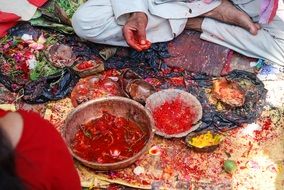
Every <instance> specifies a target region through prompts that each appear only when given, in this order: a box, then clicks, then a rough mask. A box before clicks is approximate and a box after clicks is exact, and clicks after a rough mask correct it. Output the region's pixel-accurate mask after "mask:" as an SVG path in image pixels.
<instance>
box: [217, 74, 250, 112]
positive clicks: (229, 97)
mask: <svg viewBox="0 0 284 190" xmlns="http://www.w3.org/2000/svg"><path fill="white" fill-rule="evenodd" d="M212 94H213V96H214V97H215V98H216V99H217V100H220V101H221V102H223V103H225V104H227V105H229V106H231V107H240V106H243V105H244V103H245V93H244V90H243V89H242V88H241V87H240V85H239V84H238V83H237V82H235V81H230V80H228V79H226V78H225V77H221V78H220V79H216V80H213V87H212Z"/></svg>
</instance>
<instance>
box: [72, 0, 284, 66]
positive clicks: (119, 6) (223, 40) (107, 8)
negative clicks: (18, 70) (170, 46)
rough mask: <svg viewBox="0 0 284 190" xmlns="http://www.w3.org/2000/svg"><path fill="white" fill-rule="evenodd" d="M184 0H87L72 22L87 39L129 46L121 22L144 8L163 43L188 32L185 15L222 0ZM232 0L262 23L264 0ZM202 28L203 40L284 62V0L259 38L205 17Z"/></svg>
mask: <svg viewBox="0 0 284 190" xmlns="http://www.w3.org/2000/svg"><path fill="white" fill-rule="evenodd" d="M167 1H170V2H167ZM183 1H192V0H89V1H88V2H87V3H85V4H83V5H82V6H80V8H79V9H78V10H77V12H76V13H75V14H74V16H73V19H72V25H73V27H74V30H75V32H76V33H77V35H78V36H80V37H82V38H84V39H87V40H89V41H92V42H95V43H102V44H110V45H118V46H127V44H126V42H125V40H124V38H123V34H122V25H124V24H125V22H126V20H127V18H128V16H129V13H132V12H144V13H146V14H147V15H148V25H147V28H146V33H147V38H148V39H149V40H150V41H151V42H153V43H155V42H164V41H169V40H172V39H173V38H174V37H176V36H178V35H179V34H180V33H181V32H182V31H183V30H184V28H185V24H186V21H187V18H190V17H195V16H198V15H201V14H204V13H205V12H208V11H210V10H212V9H214V8H216V7H217V6H218V5H220V1H219V0H218V1H217V0H216V1H213V2H212V3H211V4H205V3H203V2H202V1H198V0H193V2H192V3H185V2H183ZM232 1H233V3H234V4H235V5H236V6H237V7H238V8H239V9H241V10H243V11H245V12H246V13H247V14H248V15H249V16H251V17H252V19H253V20H254V21H258V19H259V15H258V14H259V9H260V2H261V0H232ZM126 5H127V6H126ZM202 30H203V33H202V34H201V38H202V39H204V40H208V41H210V42H214V43H217V44H220V45H222V46H226V47H228V48H230V49H233V50H235V51H237V52H239V53H241V54H244V55H246V56H249V57H255V58H263V59H266V60H269V61H271V62H274V63H276V64H278V65H281V66H284V6H283V0H279V9H278V11H277V16H276V17H275V18H274V20H273V21H272V22H271V23H270V24H269V25H263V26H262V29H261V30H259V31H258V34H257V35H256V36H253V35H251V34H250V33H249V32H247V31H246V30H244V29H242V28H240V27H237V26H233V25H228V24H224V23H222V22H219V21H216V20H213V19H210V18H205V19H204V21H203V23H202Z"/></svg>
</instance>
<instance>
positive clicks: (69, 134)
mask: <svg viewBox="0 0 284 190" xmlns="http://www.w3.org/2000/svg"><path fill="white" fill-rule="evenodd" d="M103 111H107V112H108V113H110V114H112V115H114V116H119V117H124V118H129V119H131V120H132V121H134V122H136V123H137V124H138V125H139V126H140V127H141V129H142V130H143V131H144V132H145V133H146V134H147V142H146V143H145V146H144V147H143V148H142V150H140V151H139V152H138V153H136V154H135V155H134V156H132V157H130V158H128V159H125V160H122V161H119V162H114V163H97V162H91V161H87V160H85V159H82V158H80V157H79V156H77V155H76V154H75V153H74V152H73V150H72V148H71V145H72V142H73V141H74V137H75V134H76V132H77V131H78V130H80V129H79V126H80V124H83V123H85V122H86V121H90V120H91V119H95V118H99V117H101V116H102V114H103V113H102V112H103ZM153 127H154V120H153V118H152V116H151V114H150V113H149V112H148V111H147V109H145V108H144V107H143V106H142V105H141V104H139V103H138V102H136V101H134V100H131V99H128V98H123V97H118V96H112V97H103V98H99V99H95V100H90V101H88V102H85V103H83V104H81V105H79V106H78V107H76V108H75V109H74V110H73V111H72V112H71V113H70V114H69V115H68V116H67V119H66V121H65V124H64V128H63V136H64V138H65V141H66V143H67V146H68V148H69V150H70V152H71V154H72V155H73V157H74V158H76V159H77V160H79V161H80V162H81V163H82V164H84V165H86V166H88V167H91V168H94V169H96V170H116V169H121V168H125V167H127V166H129V165H130V164H132V163H134V162H135V161H136V160H137V159H138V158H139V157H140V156H141V155H142V154H143V153H144V152H145V151H147V149H148V147H149V144H150V141H151V140H152V138H153Z"/></svg>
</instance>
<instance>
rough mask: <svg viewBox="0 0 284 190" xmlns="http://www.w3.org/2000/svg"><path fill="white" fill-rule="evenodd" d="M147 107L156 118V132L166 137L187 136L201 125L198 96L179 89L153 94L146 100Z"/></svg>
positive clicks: (200, 108)
mask: <svg viewBox="0 0 284 190" xmlns="http://www.w3.org/2000/svg"><path fill="white" fill-rule="evenodd" d="M146 108H147V109H149V110H150V111H151V113H152V116H153V118H154V120H155V133H156V134H157V135H160V136H163V137H166V138H172V137H177V138H178V137H184V136H186V135H187V134H188V133H190V132H192V131H194V130H196V129H197V128H198V127H199V125H200V123H199V120H200V119H201V117H202V107H201V104H200V102H199V101H198V100H197V98H196V97H194V96H193V95H191V94H190V93H188V92H185V91H183V90H178V89H167V90H161V91H159V92H156V93H154V94H152V95H151V96H149V97H148V98H147V100H146Z"/></svg>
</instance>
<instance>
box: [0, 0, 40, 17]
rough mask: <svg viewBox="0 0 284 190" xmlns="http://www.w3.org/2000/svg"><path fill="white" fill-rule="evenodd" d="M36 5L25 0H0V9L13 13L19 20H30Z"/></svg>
mask: <svg viewBox="0 0 284 190" xmlns="http://www.w3.org/2000/svg"><path fill="white" fill-rule="evenodd" d="M36 9H37V7H36V6H34V5H33V4H31V3H30V2H28V1H27V0H0V11H3V12H6V13H14V14H16V15H18V16H19V17H21V20H24V21H27V20H30V19H31V18H32V17H33V15H34V14H35V12H36Z"/></svg>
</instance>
